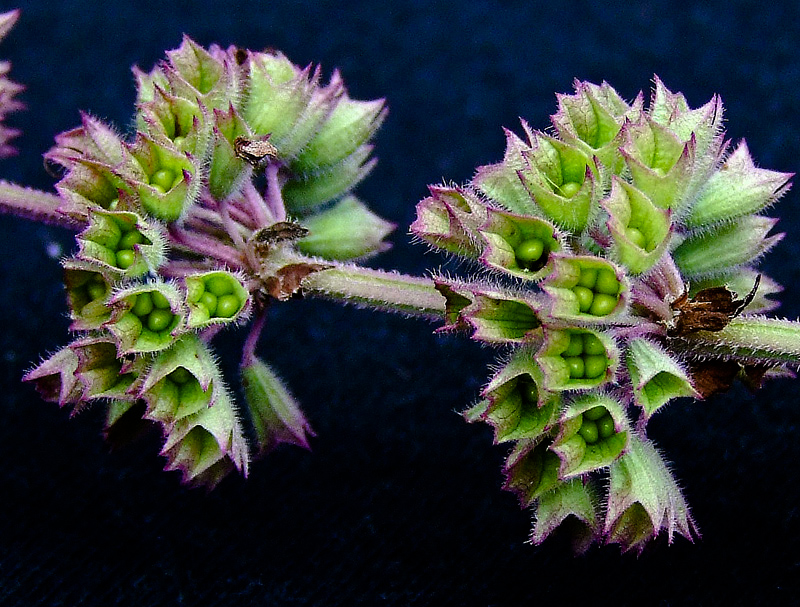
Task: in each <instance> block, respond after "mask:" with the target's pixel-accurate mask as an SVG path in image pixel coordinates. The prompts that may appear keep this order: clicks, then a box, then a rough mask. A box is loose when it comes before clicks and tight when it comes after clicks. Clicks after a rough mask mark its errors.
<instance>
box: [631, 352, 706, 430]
mask: <svg viewBox="0 0 800 607" xmlns="http://www.w3.org/2000/svg"><path fill="white" fill-rule="evenodd" d="M628 372H629V373H630V376H631V382H632V383H633V394H634V396H635V401H636V404H638V405H639V406H640V407H642V409H643V410H644V413H645V417H646V418H649V417H650V416H652V415H653V414H654V413H655V412H656V411H657V410H658V409H660V408H661V407H662V406H664V405H665V404H666V403H667V402H668V401H670V400H671V399H673V398H678V397H681V396H691V397H693V398H700V394H699V393H698V392H697V391H696V390H695V388H694V386H693V385H692V381H691V379H690V378H689V376H688V375H687V373H686V371H685V370H684V368H683V366H682V365H681V364H680V363H679V362H678V361H676V360H675V358H674V357H673V356H671V355H670V354H669V353H668V352H667V351H666V350H664V348H662V347H661V346H659V345H658V344H656V343H654V342H652V341H650V340H647V339H643V338H640V339H633V340H631V341H630V343H629V344H628Z"/></svg>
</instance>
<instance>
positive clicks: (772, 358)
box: [683, 316, 800, 367]
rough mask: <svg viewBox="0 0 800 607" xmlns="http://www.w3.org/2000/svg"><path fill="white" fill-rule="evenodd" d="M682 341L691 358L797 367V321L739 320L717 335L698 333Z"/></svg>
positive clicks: (799, 352) (799, 364)
mask: <svg viewBox="0 0 800 607" xmlns="http://www.w3.org/2000/svg"><path fill="white" fill-rule="evenodd" d="M683 341H685V342H687V344H688V348H687V349H688V351H689V352H691V353H692V354H698V355H707V356H712V357H721V358H729V359H736V360H741V361H743V362H751V363H756V364H767V365H768V364H770V363H774V364H775V365H779V364H788V365H791V366H793V367H800V322H797V321H790V320H779V319H776V318H766V317H764V316H740V317H739V318H734V319H733V320H732V321H731V322H730V323H729V324H728V326H726V327H725V328H724V329H722V330H721V331H714V332H712V331H698V332H697V333H692V334H690V335H688V336H686V337H685V338H683Z"/></svg>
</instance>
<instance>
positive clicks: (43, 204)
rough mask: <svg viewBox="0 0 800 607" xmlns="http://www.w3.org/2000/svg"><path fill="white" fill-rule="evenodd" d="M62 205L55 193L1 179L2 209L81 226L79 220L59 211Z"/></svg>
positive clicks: (76, 226)
mask: <svg viewBox="0 0 800 607" xmlns="http://www.w3.org/2000/svg"><path fill="white" fill-rule="evenodd" d="M60 205H61V198H59V197H58V196H56V195H55V194H49V193H48V192H42V191H41V190H35V189H33V188H25V187H22V186H19V185H17V184H15V183H10V182H8V181H3V180H0V211H2V212H6V213H10V214H12V215H17V216H18V217H24V218H26V219H31V220H33V221H41V222H42V223H46V224H49V225H54V226H60V227H62V228H70V229H73V230H74V229H76V228H78V227H80V225H81V224H80V223H79V222H77V221H75V220H74V219H72V218H71V217H68V216H66V215H63V214H62V213H59V212H58V210H57V209H58V207H59V206H60Z"/></svg>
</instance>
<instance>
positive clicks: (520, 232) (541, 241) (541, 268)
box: [480, 208, 562, 280]
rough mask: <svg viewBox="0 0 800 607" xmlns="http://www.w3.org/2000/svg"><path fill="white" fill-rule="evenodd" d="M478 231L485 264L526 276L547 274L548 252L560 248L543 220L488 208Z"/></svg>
mask: <svg viewBox="0 0 800 607" xmlns="http://www.w3.org/2000/svg"><path fill="white" fill-rule="evenodd" d="M480 235H481V236H482V238H483V240H484V242H485V248H484V252H483V256H482V257H481V260H482V261H483V262H484V263H485V264H486V265H488V266H489V267H492V268H497V269H500V270H504V271H506V272H508V273H510V274H512V275H514V276H517V277H520V278H525V279H528V280H538V279H540V278H542V277H543V276H545V275H547V274H548V273H549V272H550V266H549V265H548V261H549V260H550V256H551V254H552V253H554V252H557V251H560V250H561V248H562V245H561V243H560V242H559V240H558V236H557V235H556V231H555V228H554V227H553V226H552V225H551V224H550V223H548V222H547V221H544V220H542V219H537V218H535V217H522V216H519V215H514V214H512V213H508V212H506V211H499V210H496V209H491V208H490V209H489V217H488V221H487V222H486V223H485V225H484V226H483V227H482V228H481V230H480ZM532 253H536V255H532Z"/></svg>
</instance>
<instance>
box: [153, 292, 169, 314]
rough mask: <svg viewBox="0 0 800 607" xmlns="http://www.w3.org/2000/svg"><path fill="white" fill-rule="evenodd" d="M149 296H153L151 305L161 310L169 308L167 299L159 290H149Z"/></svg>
mask: <svg viewBox="0 0 800 607" xmlns="http://www.w3.org/2000/svg"><path fill="white" fill-rule="evenodd" d="M150 297H152V298H153V305H154V306H155V307H156V308H159V309H161V310H167V309H169V300H168V299H167V298H166V297H165V296H164V294H163V293H161V292H160V291H150Z"/></svg>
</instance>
